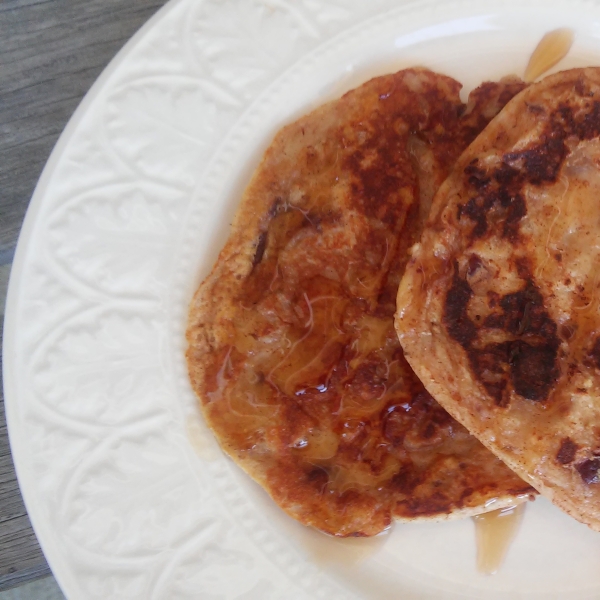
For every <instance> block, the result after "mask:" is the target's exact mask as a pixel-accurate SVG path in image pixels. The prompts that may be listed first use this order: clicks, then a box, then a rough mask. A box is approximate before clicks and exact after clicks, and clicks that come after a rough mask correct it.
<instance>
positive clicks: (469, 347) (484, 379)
mask: <svg viewBox="0 0 600 600" xmlns="http://www.w3.org/2000/svg"><path fill="white" fill-rule="evenodd" d="M471 267H472V265H471V264H470V259H469V263H468V266H467V272H470V271H471V270H472V269H471ZM472 296H473V290H472V289H471V287H470V286H469V284H468V282H467V281H466V280H465V279H462V278H461V277H460V275H459V273H458V268H455V273H454V278H453V281H452V286H451V287H450V289H449V290H448V293H447V295H446V303H445V307H444V315H443V322H444V324H445V326H446V329H447V331H448V333H449V335H450V336H451V337H452V338H453V339H454V340H456V341H457V342H458V343H459V344H460V345H461V346H462V347H463V348H464V349H465V351H466V352H467V354H468V356H469V363H470V365H471V368H472V369H473V373H474V375H475V376H476V378H477V379H478V381H480V382H481V384H482V385H483V386H484V387H485V389H486V391H487V392H488V393H489V394H490V396H491V397H492V398H493V399H494V401H495V402H496V404H497V405H498V406H506V405H507V403H508V392H509V391H510V390H509V386H508V384H509V382H510V384H511V385H510V387H512V389H513V390H514V392H515V393H517V394H518V395H520V396H522V397H523V398H527V399H528V400H534V401H544V400H546V399H547V398H548V394H549V393H550V390H551V388H552V385H553V384H554V383H555V382H556V380H557V378H558V375H559V372H558V368H557V364H556V361H557V352H558V346H559V339H558V337H557V335H556V330H557V327H556V323H555V322H554V321H553V320H552V319H551V318H550V315H549V314H548V312H547V311H546V309H545V307H544V302H543V297H542V295H541V293H540V292H539V290H538V289H537V287H536V286H535V284H534V283H533V281H532V280H531V279H528V280H527V281H525V282H524V286H523V288H522V289H521V290H519V291H518V292H514V293H512V294H506V295H505V296H502V297H500V298H495V297H488V302H489V307H490V309H492V312H491V314H489V315H488V316H487V317H486V318H485V319H484V321H483V323H482V324H476V323H475V322H473V321H472V320H471V319H470V318H469V315H468V310H467V309H468V304H469V301H470V300H471V298H472ZM498 309H500V310H498ZM486 330H488V331H489V330H500V331H501V332H502V335H503V337H505V339H506V341H503V342H495V343H488V344H483V343H481V342H480V341H479V339H480V338H481V334H482V333H484V332H485V331H486ZM500 331H498V333H500Z"/></svg>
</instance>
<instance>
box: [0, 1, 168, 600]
mask: <svg viewBox="0 0 600 600" xmlns="http://www.w3.org/2000/svg"><path fill="white" fill-rule="evenodd" d="M165 3H166V0H0V308H1V313H0V316H1V317H3V316H4V297H5V294H6V282H7V279H8V273H9V271H10V263H11V261H12V257H13V255H14V250H15V245H16V242H17V237H18V234H19V230H20V228H21V223H22V221H23V217H24V215H25V211H26V209H27V205H28V203H29V199H30V198H31V195H32V193H33V189H34V187H35V184H36V182H37V179H38V177H39V175H40V173H41V171H42V168H43V166H44V163H45V162H46V160H47V158H48V156H49V154H50V151H51V150H52V147H53V146H54V143H55V142H56V140H57V138H58V136H59V135H60V132H61V131H62V130H63V128H64V126H65V125H66V123H67V121H68V120H69V117H70V116H71V114H72V113H73V111H74V110H75V108H76V107H77V105H78V104H79V101H80V100H81V98H82V97H83V95H84V94H85V93H86V92H87V90H88V89H89V88H90V86H91V85H92V83H93V82H94V80H95V79H96V78H97V77H98V75H99V74H100V72H101V71H102V69H103V68H104V67H105V66H106V65H107V64H108V62H109V61H110V60H111V58H112V57H113V56H114V55H115V54H116V53H117V52H118V51H119V49H120V48H121V47H122V46H123V44H124V43H125V42H126V41H127V40H128V39H129V38H130V37H131V36H132V35H133V34H134V33H135V31H137V29H139V27H140V26H141V25H142V24H143V23H144V22H145V21H146V20H147V19H148V18H149V17H150V16H151V15H152V14H153V13H154V12H156V10H157V9H158V8H160V7H161V6H162V5H163V4H165ZM2 322H3V318H2V319H0V341H1V338H2V329H1V326H2V325H1V324H2ZM0 352H1V350H0ZM1 360H2V358H1V354H0V361H1ZM0 378H1V373H0ZM49 572H50V570H49V568H48V565H47V563H46V560H45V559H44V556H43V554H42V552H41V550H40V547H39V545H38V543H37V540H36V538H35V534H34V533H33V530H32V529H31V525H30V523H29V519H28V517H27V512H26V510H25V507H24V505H23V500H22V498H21V494H20V492H19V487H18V485H17V480H16V476H15V471H14V468H13V464H12V459H11V455H10V448H9V445H8V436H7V431H6V421H5V418H4V398H3V395H2V385H0V590H3V589H7V588H10V587H13V586H16V585H19V584H22V583H24V582H27V581H30V580H33V579H36V578H38V577H42V576H44V575H47V574H48V573H49Z"/></svg>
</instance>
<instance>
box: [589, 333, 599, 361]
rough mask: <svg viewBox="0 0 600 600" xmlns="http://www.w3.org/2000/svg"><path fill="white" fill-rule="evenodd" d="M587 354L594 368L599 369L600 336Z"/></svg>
mask: <svg viewBox="0 0 600 600" xmlns="http://www.w3.org/2000/svg"><path fill="white" fill-rule="evenodd" d="M589 354H590V359H591V361H592V363H593V364H594V366H595V367H597V368H598V369H600V336H598V337H597V338H596V341H595V342H594V345H593V346H592V348H591V350H590V353H589Z"/></svg>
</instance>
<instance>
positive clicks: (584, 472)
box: [576, 458, 600, 485]
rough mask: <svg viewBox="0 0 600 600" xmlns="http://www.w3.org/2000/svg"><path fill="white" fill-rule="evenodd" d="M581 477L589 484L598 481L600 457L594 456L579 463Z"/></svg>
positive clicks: (578, 468)
mask: <svg viewBox="0 0 600 600" xmlns="http://www.w3.org/2000/svg"><path fill="white" fill-rule="evenodd" d="M576 468H577V470H578V471H579V474H580V475H581V479H583V481H584V482H585V483H587V484H588V485H589V484H591V483H598V481H600V479H598V469H600V458H592V459H589V460H586V461H584V462H582V463H579V464H578V465H577V467H576Z"/></svg>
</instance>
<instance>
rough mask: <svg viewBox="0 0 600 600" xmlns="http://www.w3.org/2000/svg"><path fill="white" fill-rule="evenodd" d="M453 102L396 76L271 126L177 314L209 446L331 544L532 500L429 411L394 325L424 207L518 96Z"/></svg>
mask: <svg viewBox="0 0 600 600" xmlns="http://www.w3.org/2000/svg"><path fill="white" fill-rule="evenodd" d="M460 87H461V86H460V84H459V83H458V82H456V81H454V80H452V79H450V78H448V77H444V76H441V75H437V74H435V73H432V72H430V71H427V70H424V69H410V70H406V71H401V72H399V73H397V74H394V75H389V76H384V77H380V78H377V79H373V80H371V81H369V82H368V83H366V84H364V85H363V86H361V87H359V88H357V89H356V90H353V91H351V92H349V93H347V94H346V95H345V96H343V97H342V98H341V99H339V100H336V101H334V102H331V103H329V104H327V105H324V106H323V107H321V108H319V109H317V110H315V111H314V112H312V113H311V114H309V115H307V116H305V117H303V118H301V119H299V120H298V121H296V122H295V123H293V124H291V125H288V126H287V127H284V128H283V129H282V130H281V131H280V132H279V133H278V134H277V136H276V137H275V139H274V141H273V142H272V144H271V146H270V147H269V149H268V150H267V151H266V153H265V155H264V157H263V160H262V162H261V164H260V166H259V167H258V169H257V171H256V172H255V174H254V176H253V178H252V180H251V182H250V184H249V186H248V188H247V189H246V191H245V193H244V196H243V198H242V201H241V204H240V206H239V209H238V212H237V215H236V217H235V221H234V223H233V227H232V231H231V235H230V237H229V240H228V241H227V244H226V245H225V248H224V249H223V251H222V252H221V254H220V256H219V259H218V261H217V263H216V265H215V266H214V268H213V270H212V272H211V273H210V275H209V276H208V278H207V279H206V280H205V281H204V283H203V284H202V285H201V286H200V288H199V290H198V292H197V293H196V295H195V297H194V299H193V301H192V304H191V309H190V317H189V325H188V331H187V337H188V342H189V348H188V352H187V360H188V366H189V373H190V378H191V382H192V385H193V387H194V389H195V391H196V393H197V395H198V397H199V399H200V403H201V406H202V409H203V412H204V415H205V417H206V419H207V421H208V423H209V425H210V427H211V428H212V429H213V431H214V432H215V435H216V436H217V438H218V439H219V442H220V443H221V446H222V447H223V449H224V450H225V451H226V452H227V453H229V454H230V455H231V457H232V458H233V459H234V460H235V461H236V462H237V463H238V464H239V465H240V466H241V467H242V468H244V469H245V470H246V471H247V472H248V473H249V474H250V475H251V476H252V477H253V478H254V479H255V480H256V481H258V482H259V483H260V484H261V485H262V486H263V487H264V488H265V489H266V490H267V492H268V493H269V494H270V495H271V496H272V497H273V499H274V500H275V502H277V503H278V504H279V505H280V506H281V507H282V508H283V509H284V510H285V511H287V512H288V513H289V514H290V515H292V516H293V517H295V518H296V519H298V520H299V521H301V522H302V523H305V524H307V525H312V526H314V527H316V528H318V529H321V530H323V531H325V532H328V533H330V534H334V535H340V536H348V535H374V534H376V533H378V532H380V531H382V530H383V529H385V528H386V527H388V525H389V524H390V522H391V520H392V519H406V520H412V519H418V518H446V517H448V516H458V515H465V514H472V513H478V512H482V511H484V510H486V509H491V508H497V507H500V506H502V505H504V504H506V503H507V502H514V501H515V498H521V497H524V496H525V497H526V496H527V495H529V494H531V493H532V492H533V490H532V489H531V488H530V487H529V486H528V485H527V484H525V483H524V482H523V481H522V480H521V479H519V478H518V477H517V476H516V475H514V474H513V473H512V471H510V470H509V469H508V468H507V467H505V465H504V464H502V462H501V461H499V460H498V459H496V458H495V457H494V456H493V455H492V454H491V453H490V452H489V451H488V450H487V449H485V448H484V447H483V446H482V445H481V444H480V443H479V442H478V441H477V440H476V438H474V437H472V436H471V435H470V434H469V433H468V432H467V431H466V430H465V429H464V428H463V427H462V426H461V425H460V424H459V423H457V422H456V421H455V420H454V419H452V418H451V417H450V416H449V415H448V414H447V413H446V412H445V411H444V410H443V409H442V408H441V407H440V406H439V405H438V404H437V403H436V402H435V401H434V400H433V399H432V397H431V396H430V395H429V393H428V392H427V391H426V390H425V388H424V387H423V386H422V384H421V383H420V382H419V380H418V379H417V377H416V376H415V375H414V373H413V371H412V370H411V368H410V367H409V365H408V364H407V362H406V360H405V358H404V355H403V352H402V349H401V347H400V344H399V342H398V339H397V336H396V333H395V331H394V326H393V316H394V310H395V299H396V292H397V289H398V284H399V281H400V277H401V275H402V273H403V271H404V266H405V264H406V259H407V250H408V248H409V247H410V246H411V245H412V244H413V243H414V242H415V241H416V240H417V239H418V236H419V235H420V232H421V229H422V223H423V220H424V217H425V216H426V215H427V212H428V210H429V206H430V203H431V200H432V198H433V195H434V192H435V191H436V189H437V188H438V187H439V185H440V184H441V182H442V181H443V180H444V178H445V177H446V175H447V174H448V172H449V170H450V168H451V167H452V165H453V164H454V162H455V160H456V159H457V157H458V156H459V155H460V153H461V152H462V150H463V149H464V148H466V146H467V145H468V144H469V143H470V142H471V141H472V139H474V137H475V136H476V135H477V133H478V132H479V131H480V130H481V129H482V128H483V127H484V126H485V124H486V123H487V122H488V121H489V119H491V118H492V117H493V116H494V115H495V114H496V113H497V112H498V110H499V109H500V108H501V107H502V106H503V105H504V104H505V103H506V101H507V100H508V99H510V98H511V97H512V96H513V95H514V94H515V93H517V92H518V91H520V90H521V89H522V88H523V84H522V83H521V82H519V81H514V80H509V81H506V82H502V83H498V84H492V83H490V84H485V85H483V86H482V87H481V88H479V89H478V90H477V91H476V92H474V93H473V94H472V96H471V100H470V102H469V105H468V106H465V105H464V104H462V102H461V101H460V99H459V90H460ZM494 500H495V502H494Z"/></svg>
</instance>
